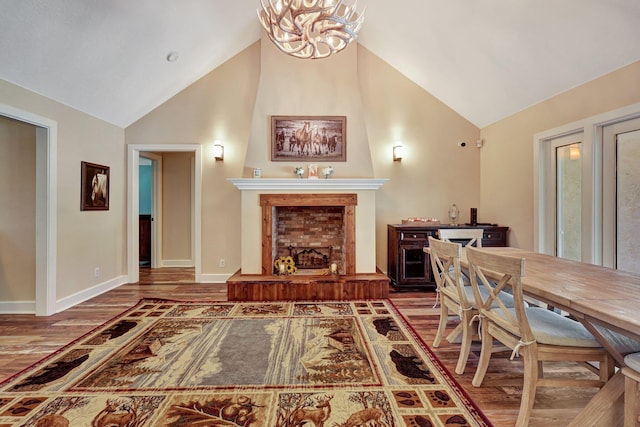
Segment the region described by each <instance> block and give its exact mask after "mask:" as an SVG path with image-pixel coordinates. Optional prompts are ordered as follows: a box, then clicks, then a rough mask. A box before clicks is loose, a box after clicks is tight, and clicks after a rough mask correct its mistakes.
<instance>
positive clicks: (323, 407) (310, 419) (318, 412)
mask: <svg viewBox="0 0 640 427" xmlns="http://www.w3.org/2000/svg"><path fill="white" fill-rule="evenodd" d="M331 399H333V396H326V397H325V398H324V399H320V400H318V403H316V407H315V409H307V408H299V409H296V410H295V411H294V412H293V414H291V425H292V426H293V427H301V426H303V425H305V423H313V425H314V426H315V427H324V423H325V421H327V420H328V419H329V416H330V415H331V403H330V401H331Z"/></svg>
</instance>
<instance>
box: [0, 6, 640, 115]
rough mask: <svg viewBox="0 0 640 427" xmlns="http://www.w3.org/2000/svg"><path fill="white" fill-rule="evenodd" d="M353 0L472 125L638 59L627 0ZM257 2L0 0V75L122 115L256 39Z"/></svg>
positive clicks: (376, 35)
mask: <svg viewBox="0 0 640 427" xmlns="http://www.w3.org/2000/svg"><path fill="white" fill-rule="evenodd" d="M264 1H268V0H264ZM359 4H360V7H366V12H365V23H364V25H363V28H362V30H361V32H360V37H359V39H358V42H359V43H360V44H361V45H362V46H364V47H366V48H367V49H369V50H370V51H372V52H373V53H374V54H376V55H377V56H379V57H380V58H382V59H383V60H384V61H386V62H388V63H389V64H391V65H392V66H393V67H395V68H396V69H397V70H399V71H400V72H402V73H403V74H404V75H406V76H407V77H408V78H410V79H411V80H413V81H414V82H415V83H417V84H418V85H420V86H421V87H423V88H424V89H425V90H426V91H428V92H429V93H431V94H432V95H434V96H435V97H437V98H439V99H440V100H441V101H442V102H444V103H445V104H447V105H448V106H449V107H451V108H452V109H454V110H455V111H457V112H458V113H459V114H461V115H462V116H463V117H465V118H466V119H468V120H469V121H471V122H472V123H474V124H475V125H476V126H478V127H484V126H487V125H489V124H491V123H493V122H496V121H498V120H500V119H502V118H505V117H507V116H509V115H511V114H514V113H516V112H518V111H520V110H523V109H525V108H527V107H529V106H531V105H534V104H536V103H538V102H540V101H543V100H545V99H547V98H550V97H552V96H554V95H557V94H559V93H561V92H564V91H566V90H568V89H570V88H573V87H576V86H578V85H580V84H583V83H585V82H587V81H590V80H593V79H594V78H597V77H599V76H601V75H604V74H607V73H609V72H611V71H613V70H616V69H618V68H621V67H623V66H625V65H628V64H630V63H632V62H635V61H638V60H640V42H639V41H640V24H639V23H640V1H638V0H606V1H603V0H556V1H548V0H537V1H531V0H511V1H505V0H440V1H434V0H395V1H390V0H360V2H359ZM259 6H260V0H227V1H223V0H133V1H132V0H0V79H3V80H6V81H9V82H11V83H14V84H16V85H19V86H22V87H24V88H26V89H29V90H31V91H33V92H36V93H38V94H41V95H44V96H46V97H48V98H52V99H54V100H56V101H59V102H61V103H63V104H66V105H69V106H71V107H74V108H76V109H78V110H81V111H83V112H85V113H88V114H90V115H93V116H95V117H98V118H100V119H103V120H105V121H107V122H110V123H113V124H115V125H118V126H121V127H126V126H128V125H129V124H131V123H133V122H134V121H136V120H137V119H139V118H140V117H142V116H143V115H145V114H146V113H148V112H149V111H151V110H152V109H154V108H155V107H157V106H158V105H160V104H161V103H163V102H164V101H166V100H167V99H169V98H171V97H172V96H174V95H175V94H176V93H178V92H179V91H180V90H182V89H184V88H185V87H187V86H189V85H190V84H191V83H193V82H194V81H196V80H197V79H198V78H200V77H202V76H203V75H205V74H207V73H208V72H210V71H211V70H213V69H214V68H216V67H217V66H219V65H221V64H222V63H224V62H225V61H227V60H228V59H229V58H231V57H232V56H234V55H235V54H237V53H238V52H240V51H241V50H243V49H244V48H246V47H248V46H249V45H251V44H252V43H254V42H256V41H257V40H259V38H260V36H261V31H262V30H261V27H260V25H259V23H258V20H257V15H256V9H257V8H258V7H259ZM170 52H177V54H178V55H179V59H178V61H175V62H168V61H167V60H166V58H167V55H168V54H169V53H170ZM639 84H640V76H639ZM0 102H3V103H10V100H5V99H0Z"/></svg>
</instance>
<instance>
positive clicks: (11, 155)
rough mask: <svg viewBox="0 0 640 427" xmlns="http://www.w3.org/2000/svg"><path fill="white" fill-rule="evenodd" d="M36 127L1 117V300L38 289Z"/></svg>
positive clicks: (29, 295) (28, 296) (27, 296)
mask: <svg viewBox="0 0 640 427" xmlns="http://www.w3.org/2000/svg"><path fill="white" fill-rule="evenodd" d="M35 191H36V128H35V126H33V125H30V124H26V123H23V122H19V121H16V120H13V119H9V118H6V117H2V116H0V200H2V202H0V301H33V300H34V299H35V290H36V271H35V268H36V226H35V221H36V218H35V215H36V199H35Z"/></svg>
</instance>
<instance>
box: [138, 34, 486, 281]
mask: <svg viewBox="0 0 640 427" xmlns="http://www.w3.org/2000/svg"><path fill="white" fill-rule="evenodd" d="M271 115H345V116H347V161H346V162H337V163H332V166H333V167H334V170H335V172H334V175H333V177H334V178H371V177H373V178H389V179H390V181H389V182H388V183H386V184H385V185H383V187H382V189H381V190H379V191H378V192H377V193H376V207H377V209H376V215H377V217H376V226H375V230H376V231H375V233H376V236H375V237H376V255H375V256H376V261H375V262H376V264H377V266H378V267H379V268H381V269H382V270H384V271H386V240H387V237H386V224H387V223H398V222H400V221H401V220H402V219H403V218H406V217H409V216H429V217H439V218H441V219H442V220H443V221H446V218H447V210H448V208H449V206H450V205H451V204H452V203H457V204H458V206H460V208H461V210H462V212H463V216H462V219H465V220H466V216H465V215H468V212H469V208H470V207H478V206H479V204H480V196H479V192H480V184H479V174H480V166H479V160H480V153H479V150H478V149H477V148H475V140H476V139H478V138H479V136H480V130H479V129H478V128H476V127H475V126H473V125H472V124H471V123H469V122H468V121H467V120H465V119H463V118H462V117H461V116H460V115H458V114H457V113H455V112H454V111H453V110H451V109H450V108H448V107H447V106H446V105H444V104H443V103H441V102H440V101H438V100H437V99H435V98H434V97H433V96H431V95H430V94H428V93H427V92H425V91H424V90H423V89H421V88H420V87H418V86H417V85H415V84H414V83H412V82H411V81H410V80H408V79H407V78H406V77H404V76H403V75H402V74H400V73H399V72H398V71H397V70H395V69H394V68H392V67H391V66H389V65H388V64H387V63H385V62H383V61H382V60H380V59H379V58H377V57H376V56H375V55H373V54H372V53H371V52H369V51H368V50H366V49H364V48H363V47H361V46H359V45H357V44H354V45H352V46H350V47H348V48H347V49H346V50H345V51H343V52H341V53H340V54H339V55H336V56H334V57H331V58H328V59H323V60H319V61H301V60H298V59H295V58H290V57H288V56H286V55H283V54H282V53H281V52H280V51H278V50H277V49H276V48H275V47H274V46H273V45H272V44H271V42H269V41H268V40H261V42H260V43H256V44H254V45H253V46H251V47H250V48H248V49H247V50H245V51H244V52H241V53H240V54H238V55H237V56H236V57H234V58H232V59H231V60H230V61H228V62H227V63H225V64H224V65H222V66H221V67H219V68H217V69H216V70H214V71H212V72H211V73H209V74H208V75H207V76H205V77H204V78H202V79H201V80H200V81H198V82H196V83H194V84H193V85H192V86H190V87H189V88H187V89H186V90H185V91H183V92H182V93H180V94H178V95H177V96H175V97H174V98H172V99H171V100H170V101H168V102H167V103H165V104H163V105H162V106H160V107H158V108H157V109H156V110H154V111H152V112H151V113H150V114H148V115H147V116H146V117H144V118H142V119H141V120H139V121H138V122H136V123H134V124H133V125H131V126H129V127H128V128H127V129H126V141H127V143H128V144H156V143H176V142H184V143H201V144H203V146H204V161H203V183H202V188H203V210H202V213H203V215H202V227H203V232H202V242H203V249H202V255H203V256H202V259H203V266H202V272H203V273H204V274H225V273H227V274H229V273H234V272H235V271H236V270H237V269H239V268H240V266H241V265H242V264H241V251H240V240H239V238H238V237H239V236H240V218H241V216H242V215H244V214H245V213H244V212H241V208H240V192H239V190H237V189H235V187H233V186H232V185H231V184H229V183H228V182H227V181H226V178H239V177H249V176H251V171H252V169H253V168H254V167H259V168H261V169H262V175H263V177H276V178H291V177H293V168H294V166H297V165H305V162H271V161H270V151H269V150H270V146H269V144H270V136H269V135H270V130H269V127H270V116H271ZM248 130H249V131H250V132H247V131H248ZM215 139H220V140H221V141H222V142H223V143H224V145H225V159H224V162H214V161H212V160H210V156H209V155H208V153H209V150H210V147H211V145H212V143H213V141H214V140H215ZM397 140H401V141H402V142H403V143H404V144H405V146H406V147H407V158H406V159H404V160H403V161H402V162H401V163H398V162H395V163H394V162H393V161H392V158H391V148H392V146H393V144H394V142H395V141H397ZM458 141H466V142H467V143H468V145H467V147H466V148H459V147H458V146H457V142H458ZM356 237H357V236H356ZM220 258H225V259H226V261H227V263H226V264H227V266H226V268H220V267H219V264H218V260H219V259H220Z"/></svg>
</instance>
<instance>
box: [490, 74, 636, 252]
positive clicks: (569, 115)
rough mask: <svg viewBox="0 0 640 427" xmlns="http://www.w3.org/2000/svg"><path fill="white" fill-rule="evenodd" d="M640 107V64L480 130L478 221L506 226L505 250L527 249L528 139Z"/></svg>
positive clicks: (530, 184)
mask: <svg viewBox="0 0 640 427" xmlns="http://www.w3.org/2000/svg"><path fill="white" fill-rule="evenodd" d="M637 102H640V62H636V63H634V64H631V65H629V66H627V67H624V68H621V69H619V70H617V71H614V72H612V73H610V74H607V75H605V76H603V77H601V78H599V79H596V80H593V81H591V82H589V83H586V84H584V85H582V86H579V87H577V88H575V89H572V90H569V91H567V92H565V93H562V94H560V95H558V96H555V97H553V98H551V99H549V100H547V101H545V102H542V103H540V104H538V105H535V106H533V107H531V108H528V109H526V110H524V111H522V112H520V113H518V114H515V115H513V116H511V117H508V118H506V119H504V120H501V121H499V122H497V123H494V124H492V125H491V126H487V127H486V128H483V129H482V131H481V135H482V138H483V139H484V141H485V145H484V147H483V148H482V150H481V153H482V154H481V162H480V164H481V179H480V182H481V194H480V196H481V197H480V198H481V205H480V209H479V216H480V219H482V218H485V217H488V218H491V220H492V221H497V222H499V223H500V224H504V225H507V226H509V227H511V230H510V234H509V244H510V246H516V247H520V248H524V249H533V136H534V134H536V133H538V132H542V131H545V130H548V129H552V128H555V127H558V126H561V125H564V124H568V123H571V122H574V121H577V120H581V119H584V118H587V117H591V116H594V115H597V114H600V113H605V112H607V111H611V110H614V109H617V108H620V107H624V106H627V105H631V104H634V103H637Z"/></svg>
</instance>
